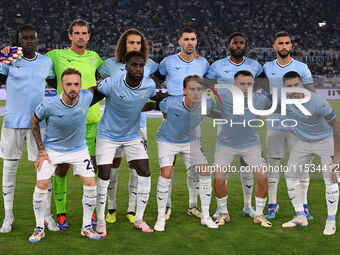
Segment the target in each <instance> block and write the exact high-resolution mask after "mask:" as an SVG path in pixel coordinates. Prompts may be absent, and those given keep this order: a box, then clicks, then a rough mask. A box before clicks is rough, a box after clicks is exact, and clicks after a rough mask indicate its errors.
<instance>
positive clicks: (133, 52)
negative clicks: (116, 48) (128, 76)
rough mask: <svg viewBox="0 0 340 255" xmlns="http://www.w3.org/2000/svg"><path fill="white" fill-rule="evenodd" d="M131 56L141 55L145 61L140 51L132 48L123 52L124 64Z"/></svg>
mask: <svg viewBox="0 0 340 255" xmlns="http://www.w3.org/2000/svg"><path fill="white" fill-rule="evenodd" d="M133 57H141V58H143V60H144V61H145V56H144V55H143V54H142V53H141V52H140V51H135V50H133V51H130V52H128V53H126V54H125V56H124V59H125V64H127V63H128V62H129V60H130V59H131V58H133Z"/></svg>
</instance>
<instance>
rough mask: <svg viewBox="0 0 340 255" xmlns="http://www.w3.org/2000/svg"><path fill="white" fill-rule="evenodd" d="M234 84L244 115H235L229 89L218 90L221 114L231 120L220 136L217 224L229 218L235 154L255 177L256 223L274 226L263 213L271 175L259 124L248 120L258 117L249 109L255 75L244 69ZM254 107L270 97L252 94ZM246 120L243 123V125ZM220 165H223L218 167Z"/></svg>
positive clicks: (267, 103)
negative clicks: (229, 188)
mask: <svg viewBox="0 0 340 255" xmlns="http://www.w3.org/2000/svg"><path fill="white" fill-rule="evenodd" d="M234 80H235V81H234V82H235V86H236V87H238V88H239V89H240V90H241V91H242V92H243V96H244V115H234V114H233V105H234V101H233V96H232V94H231V92H230V91H229V90H226V89H219V90H218V93H219V95H220V97H221V99H222V105H221V106H220V109H219V110H221V113H222V117H221V119H223V120H227V121H228V123H227V124H224V125H223V126H222V129H221V131H220V132H219V134H218V137H217V145H216V150H215V151H216V152H215V160H214V165H215V167H216V169H215V170H216V171H215V194H216V197H217V198H216V199H217V206H218V210H219V213H220V215H219V217H218V218H217V220H216V223H217V224H218V225H220V226H221V225H224V224H225V223H227V222H228V221H230V216H229V212H228V209H227V187H226V182H225V179H226V175H227V174H228V173H227V172H228V171H226V170H227V169H228V167H229V166H230V164H231V163H232V161H233V159H234V157H235V156H239V157H242V158H243V159H244V161H245V163H246V164H247V169H246V170H247V171H248V170H251V171H252V172H253V174H254V176H255V178H256V189H255V201H256V211H255V216H254V222H255V223H258V224H260V225H261V226H263V227H271V226H272V224H271V223H270V222H269V221H268V220H267V219H266V218H265V216H264V215H263V209H264V207H265V205H266V200H267V193H268V177H267V173H266V161H265V159H264V158H263V156H262V148H261V143H260V139H259V136H258V135H257V133H256V131H257V125H258V124H255V125H254V124H253V125H252V126H250V125H249V124H248V123H249V120H253V119H257V118H258V117H259V116H258V115H255V114H254V113H252V112H251V111H250V110H249V107H248V105H247V101H248V100H247V99H248V96H250V95H248V92H249V91H252V90H253V86H254V78H253V75H252V73H251V72H249V71H246V70H243V71H238V72H237V73H236V74H235V75H234ZM251 96H252V100H253V107H254V108H255V109H259V110H265V109H269V108H270V107H271V105H272V103H271V100H270V99H269V98H268V97H267V96H265V95H262V94H258V93H252V95H251ZM242 123H243V124H242ZM219 166H220V168H218V167H219Z"/></svg>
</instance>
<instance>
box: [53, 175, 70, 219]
mask: <svg viewBox="0 0 340 255" xmlns="http://www.w3.org/2000/svg"><path fill="white" fill-rule="evenodd" d="M53 192H54V199H55V205H56V208H57V214H60V213H66V196H67V179H66V176H65V177H60V176H58V175H55V176H54V178H53Z"/></svg>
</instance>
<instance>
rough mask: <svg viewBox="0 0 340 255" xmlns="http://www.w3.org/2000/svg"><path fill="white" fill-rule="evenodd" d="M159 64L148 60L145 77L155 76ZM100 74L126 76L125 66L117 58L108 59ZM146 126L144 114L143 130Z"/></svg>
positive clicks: (99, 70) (100, 69)
mask: <svg viewBox="0 0 340 255" xmlns="http://www.w3.org/2000/svg"><path fill="white" fill-rule="evenodd" d="M158 66H159V64H157V63H156V62H155V61H153V60H152V59H150V58H149V59H148V60H147V61H146V63H145V66H144V77H150V76H151V75H153V74H154V73H155V72H156V71H157V69H158ZM98 72H99V73H100V75H101V76H102V77H113V76H119V75H122V74H126V70H125V64H123V63H119V62H117V59H116V58H113V57H111V58H108V59H106V60H105V61H104V63H103V64H102V65H101V66H100V67H99V68H98ZM145 126H146V115H145V113H144V112H142V115H141V118H140V127H141V128H143V127H145Z"/></svg>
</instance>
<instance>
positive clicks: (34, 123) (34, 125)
mask: <svg viewBox="0 0 340 255" xmlns="http://www.w3.org/2000/svg"><path fill="white" fill-rule="evenodd" d="M40 121H41V120H39V119H38V118H37V116H35V114H33V115H32V117H31V122H30V123H31V130H32V134H33V137H34V140H35V142H36V143H37V146H38V150H39V151H40V150H45V147H44V144H43V142H42V139H41V134H40V126H39V123H40Z"/></svg>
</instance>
